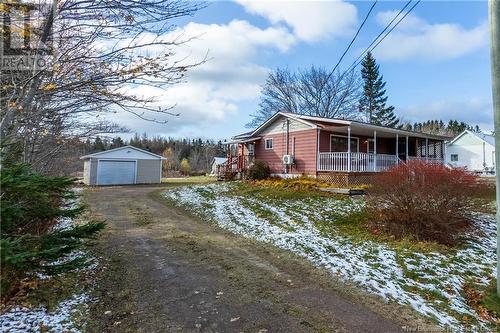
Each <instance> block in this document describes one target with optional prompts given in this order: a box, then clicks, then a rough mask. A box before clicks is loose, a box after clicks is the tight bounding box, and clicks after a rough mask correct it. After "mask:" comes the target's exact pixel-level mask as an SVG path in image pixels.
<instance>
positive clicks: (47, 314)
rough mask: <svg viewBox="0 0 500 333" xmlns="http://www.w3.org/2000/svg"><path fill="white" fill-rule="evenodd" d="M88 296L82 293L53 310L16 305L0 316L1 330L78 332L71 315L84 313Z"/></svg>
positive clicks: (88, 300)
mask: <svg viewBox="0 0 500 333" xmlns="http://www.w3.org/2000/svg"><path fill="white" fill-rule="evenodd" d="M89 302H90V298H89V297H88V295H87V294H85V293H82V294H78V295H73V296H72V297H71V298H69V299H67V300H65V301H62V302H61V303H59V305H58V306H57V308H56V309H55V310H54V311H48V310H47V309H46V308H45V307H44V306H39V307H37V308H34V309H28V308H24V307H16V308H13V309H10V310H9V311H7V312H5V313H3V314H2V315H1V316H0V327H2V332H12V333H15V332H16V333H17V332H75V333H76V332H80V330H79V329H77V328H76V327H75V325H74V323H73V321H72V317H73V316H75V315H78V316H79V317H83V316H84V315H85V314H86V310H87V307H88V306H87V304H88V303H89Z"/></svg>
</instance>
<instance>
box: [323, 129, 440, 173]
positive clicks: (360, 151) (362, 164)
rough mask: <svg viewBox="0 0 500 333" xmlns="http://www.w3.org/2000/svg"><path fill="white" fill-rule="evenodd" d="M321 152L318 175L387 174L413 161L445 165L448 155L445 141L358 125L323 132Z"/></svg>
mask: <svg viewBox="0 0 500 333" xmlns="http://www.w3.org/2000/svg"><path fill="white" fill-rule="evenodd" d="M369 127H372V128H369ZM317 149H318V152H317V171H318V172H341V173H350V172H357V173H371V172H384V171H387V170H388V169H390V168H392V167H395V166H397V165H399V164H401V163H406V161H410V160H421V161H425V162H428V163H440V164H442V163H444V156H445V142H444V140H443V139H442V138H439V137H436V136H432V135H426V134H423V133H416V132H408V131H402V130H399V129H392V128H390V129H389V128H380V126H372V125H369V124H357V123H351V124H350V125H349V126H335V127H329V128H323V129H321V130H320V131H319V133H318V148H317Z"/></svg>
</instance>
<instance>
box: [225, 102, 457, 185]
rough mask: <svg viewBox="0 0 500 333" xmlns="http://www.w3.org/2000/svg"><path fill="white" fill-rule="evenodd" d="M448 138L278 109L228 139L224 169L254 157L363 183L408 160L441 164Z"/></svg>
mask: <svg viewBox="0 0 500 333" xmlns="http://www.w3.org/2000/svg"><path fill="white" fill-rule="evenodd" d="M448 139H449V138H447V137H443V136H438V135H429V134H424V133H419V132H412V131H405V130H401V129H396V128H388V127H384V126H377V125H373V124H368V123H363V122H360V121H355V120H344V119H332V118H321V117H313V116H305V115H298V114H293V113H287V112H278V113H276V114H274V115H273V116H272V117H271V118H269V119H268V120H267V121H266V122H265V123H263V124H262V125H261V126H259V127H258V128H256V129H255V130H254V131H252V132H248V133H244V134H240V135H236V136H234V137H233V138H232V140H231V141H230V142H229V144H230V147H229V149H228V162H227V164H226V165H227V168H229V169H230V171H233V172H235V173H242V172H243V171H245V170H246V169H247V168H248V166H249V165H251V164H252V163H253V161H254V160H255V159H259V160H263V161H265V162H266V163H267V164H268V165H269V166H270V168H271V170H272V173H273V175H276V176H281V177H293V176H297V175H301V174H307V175H309V176H313V177H318V178H322V179H325V180H329V181H332V182H335V183H338V184H346V185H349V184H357V183H366V182H368V181H369V179H368V178H370V177H371V176H372V175H373V174H374V173H375V172H382V171H386V170H388V169H389V168H390V167H393V166H395V165H397V164H399V163H403V162H405V161H408V160H413V159H417V160H425V161H428V162H433V163H443V162H444V155H445V152H444V150H445V140H448Z"/></svg>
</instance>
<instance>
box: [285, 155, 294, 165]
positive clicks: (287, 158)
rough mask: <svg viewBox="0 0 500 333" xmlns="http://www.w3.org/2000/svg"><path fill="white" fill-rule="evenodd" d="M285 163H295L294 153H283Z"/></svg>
mask: <svg viewBox="0 0 500 333" xmlns="http://www.w3.org/2000/svg"><path fill="white" fill-rule="evenodd" d="M283 164H285V165H292V164H293V155H283Z"/></svg>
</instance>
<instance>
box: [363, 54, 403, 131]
mask: <svg viewBox="0 0 500 333" xmlns="http://www.w3.org/2000/svg"><path fill="white" fill-rule="evenodd" d="M361 65H362V66H363V67H362V68H361V77H362V78H363V81H364V85H363V96H362V97H361V98H360V100H359V111H361V112H363V113H364V114H366V117H367V121H368V122H369V123H371V124H375V125H383V126H389V127H396V126H397V125H398V123H399V119H398V118H397V117H396V115H395V114H394V107H393V106H386V102H387V96H385V89H384V87H385V82H384V81H383V76H382V75H380V73H379V65H377V63H376V61H375V58H373V56H372V54H371V52H368V53H367V54H366V56H365V58H364V59H363V61H362V63H361Z"/></svg>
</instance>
